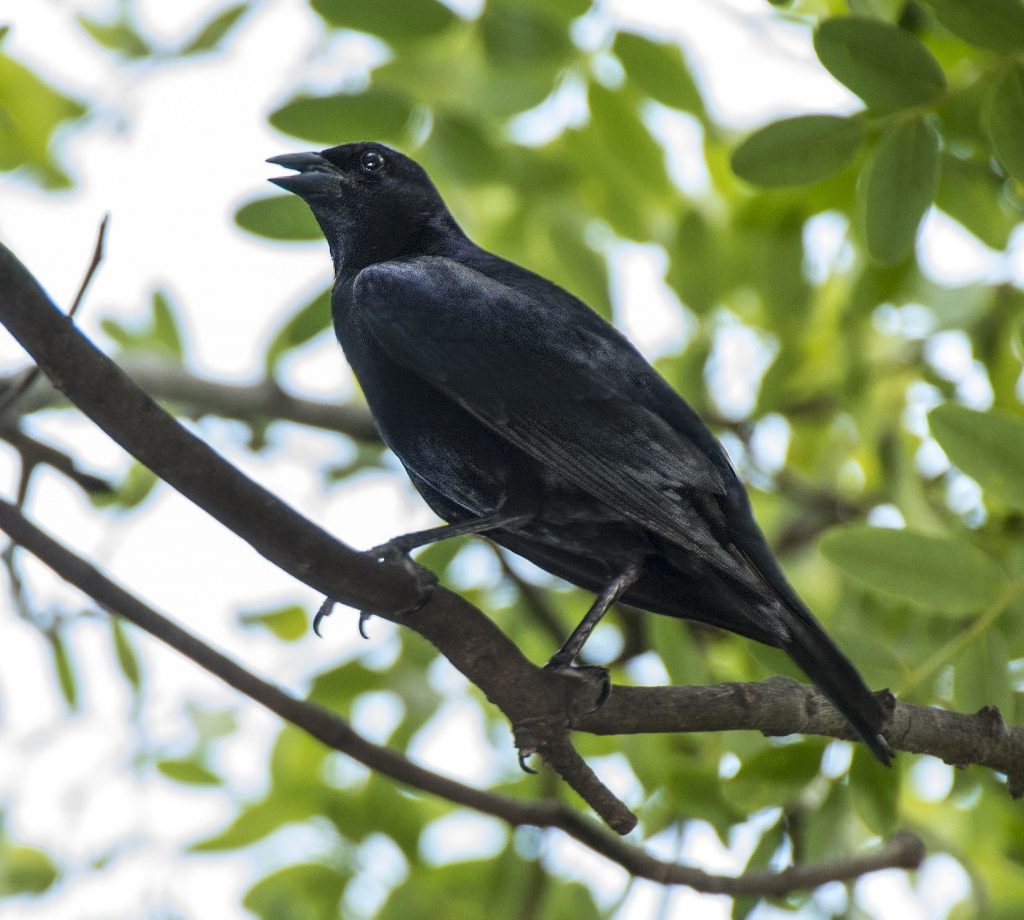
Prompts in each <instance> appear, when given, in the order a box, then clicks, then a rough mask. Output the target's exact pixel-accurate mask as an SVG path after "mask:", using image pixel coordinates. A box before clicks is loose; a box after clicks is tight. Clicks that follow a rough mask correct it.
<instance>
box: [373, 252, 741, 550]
mask: <svg viewBox="0 0 1024 920" xmlns="http://www.w3.org/2000/svg"><path fill="white" fill-rule="evenodd" d="M353 297H354V303H355V305H356V307H357V309H359V311H360V314H361V315H362V316H363V318H364V319H365V321H366V323H367V324H368V325H369V327H370V329H371V330H372V332H373V333H374V335H375V336H376V337H377V339H378V340H379V341H380V343H381V345H382V346H383V347H384V349H385V350H386V351H387V352H388V353H389V354H390V355H391V357H392V358H393V359H394V360H395V361H397V362H398V363H399V364H402V365H403V366H405V367H406V368H408V369H409V370H412V371H413V372H414V373H416V374H418V375H420V376H422V377H423V378H424V379H425V380H427V381H429V382H430V383H431V384H433V385H434V386H436V387H437V388H438V389H439V390H441V391H442V392H444V393H445V394H446V395H447V396H449V397H450V398H451V399H453V400H455V401H456V402H458V403H459V404H460V405H461V406H463V407H464V408H465V409H467V410H468V411H469V412H470V413H472V414H473V415H474V416H476V417H477V418H478V419H480V420H481V421H482V422H484V423H485V424H486V425H488V426H489V427H490V428H492V429H493V430H494V431H496V432H497V433H498V434H500V435H501V436H502V437H503V438H505V439H507V440H508V441H509V442H511V443H512V444H514V445H515V446H516V447H518V448H520V449H521V450H523V451H525V452H526V453H528V454H530V455H531V456H532V457H534V458H535V459H536V460H537V461H539V462H540V463H541V464H543V465H545V466H546V467H548V468H553V469H557V470H558V472H559V473H560V474H561V475H563V476H565V478H567V479H568V480H570V481H571V482H572V483H573V484H574V485H576V486H577V487H578V488H580V489H582V490H584V491H586V492H588V493H589V494H591V495H593V496H594V497H595V498H598V499H600V500H601V501H602V502H604V503H605V504H607V505H609V506H610V507H612V508H614V509H615V510H617V511H618V512H619V513H620V514H622V515H624V516H626V517H628V518H630V519H632V520H634V521H636V522H637V523H639V524H641V525H643V526H644V527H647V528H649V529H650V530H652V531H654V532H656V533H658V534H661V535H662V536H663V537H665V538H667V539H668V540H670V541H672V542H674V543H676V544H677V545H681V546H684V547H685V548H687V549H689V550H691V551H693V552H696V553H698V554H699V555H700V556H702V557H704V558H705V559H707V560H708V561H710V562H712V563H713V564H717V565H719V566H721V565H725V566H726V567H728V568H734V567H735V565H736V560H735V557H734V556H730V555H729V553H728V551H727V550H726V549H725V548H723V547H721V546H720V545H719V543H718V541H717V540H715V539H713V538H712V535H711V533H710V531H709V528H708V524H707V522H705V521H704V520H703V518H702V516H701V514H700V512H699V511H698V510H697V509H698V508H699V507H701V506H702V505H704V504H706V502H705V501H697V502H689V501H686V500H685V498H684V496H685V495H686V494H687V493H693V492H698V493H704V497H705V498H710V497H711V495H722V494H725V492H726V489H727V485H726V482H725V480H724V478H723V475H722V472H721V471H720V469H719V468H718V467H717V466H716V464H715V463H714V462H712V460H711V459H710V458H709V457H708V456H707V454H706V453H705V452H704V451H703V450H701V448H700V447H699V446H698V445H697V444H696V443H695V442H694V441H693V440H692V439H690V438H689V437H687V435H686V434H685V433H684V432H681V431H679V430H677V429H676V428H674V427H673V426H672V425H670V424H669V423H668V422H666V421H665V419H664V418H662V417H661V416H660V415H659V414H657V413H656V412H654V411H651V409H649V408H647V407H645V405H644V403H643V398H644V397H643V391H644V390H645V388H649V387H650V385H651V378H652V377H653V376H654V371H653V370H652V369H651V367H650V365H648V364H647V362H646V361H645V360H644V359H643V358H642V357H641V356H640V354H639V353H638V352H636V350H635V349H634V348H633V347H632V346H631V345H630V344H629V343H628V342H627V341H626V340H625V339H624V338H622V337H621V336H620V335H619V334H618V333H616V332H615V331H614V330H613V329H611V327H608V326H607V325H606V324H605V323H604V322H603V321H601V320H599V319H598V318H597V317H596V315H594V314H592V313H591V312H590V311H589V310H587V311H586V315H584V314H583V313H581V312H579V311H577V310H576V309H575V308H573V309H568V310H566V309H563V308H562V305H560V304H553V303H552V302H551V301H549V300H540V299H536V298H533V297H530V296H528V295H525V294H523V293H520V292H518V291H516V290H515V289H514V288H512V287H509V286H507V285H504V284H501V283H500V282H497V281H495V280H494V279H492V278H490V277H488V276H486V275H484V274H482V273H481V272H478V271H476V270H474V269H472V268H470V267H467V266H466V265H463V264H461V263H459V262H456V261H454V260H451V259H447V258H442V257H434V256H418V257H414V258H409V259H403V260H397V261H391V262H382V263H378V264H375V265H371V266H370V267H368V268H365V269H363V270H362V271H361V272H360V273H359V274H358V275H357V277H356V279H355V282H354V285H353ZM573 303H574V304H575V302H573ZM577 306H578V305H577ZM708 493H710V495H709V494H708Z"/></svg>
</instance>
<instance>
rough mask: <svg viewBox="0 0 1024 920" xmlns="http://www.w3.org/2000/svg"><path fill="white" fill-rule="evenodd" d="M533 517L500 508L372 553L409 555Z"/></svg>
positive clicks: (395, 539)
mask: <svg viewBox="0 0 1024 920" xmlns="http://www.w3.org/2000/svg"><path fill="white" fill-rule="evenodd" d="M532 517H533V515H531V514H524V513H523V512H510V511H506V510H503V509H501V508H499V509H498V510H497V511H494V512H492V513H491V514H484V515H481V516H480V517H476V518H470V519H469V520H467V521H459V523H457V524H442V525H441V526H440V527H430V528H428V529H427V530H417V531H414V532H413V533H407V534H403V535H402V536H400V537H393V538H392V539H390V540H388V542H387V543H384V544H382V545H380V546H377V547H374V548H373V549H372V550H370V552H371V553H379V554H380V556H379V558H381V559H383V558H386V557H387V556H389V555H391V554H392V553H394V552H396V551H397V552H400V553H403V554H404V553H408V552H409V550H412V549H416V547H418V546H427V545H429V544H431V543H438V542H440V541H441V540H448V539H450V538H451V537H462V536H465V535H466V534H469V533H483V532H484V531H485V530H496V529H497V528H499V527H516V526H518V525H519V524H525V523H526V522H527V521H529V520H530V519H531V518H532Z"/></svg>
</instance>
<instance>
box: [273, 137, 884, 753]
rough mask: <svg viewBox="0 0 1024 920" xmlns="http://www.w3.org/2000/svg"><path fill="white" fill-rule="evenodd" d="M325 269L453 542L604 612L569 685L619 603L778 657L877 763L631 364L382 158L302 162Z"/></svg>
mask: <svg viewBox="0 0 1024 920" xmlns="http://www.w3.org/2000/svg"><path fill="white" fill-rule="evenodd" d="M268 162H270V163H276V164H278V165H280V166H284V167H286V168H288V169H291V170H294V171H295V173H296V174H295V175H288V176H285V177H281V178H275V179H271V180H270V181H271V182H274V183H275V184H276V185H279V186H280V187H281V188H283V189H286V190H287V191H289V192H293V193H295V194H296V195H298V196H300V197H301V198H302V199H303V200H304V201H305V202H306V203H307V204H308V205H309V207H310V209H311V210H312V212H313V214H314V216H315V217H316V219H317V221H318V222H319V224H320V227H321V229H322V230H323V233H324V236H326V238H327V242H328V244H329V246H330V250H331V256H332V258H333V260H334V272H335V282H334V290H333V294H332V296H331V312H332V317H333V321H334V329H335V332H336V333H337V336H338V340H339V342H340V343H341V346H342V348H343V349H344V351H345V355H346V357H347V359H348V361H349V363H350V364H351V366H352V369H353V371H355V374H356V377H357V378H358V380H359V383H360V384H361V386H362V389H363V393H364V394H365V396H366V401H367V403H368V404H369V407H370V411H371V412H372V413H373V416H374V419H375V420H376V423H377V426H378V428H379V430H380V434H381V437H382V438H383V439H384V441H385V442H386V443H387V445H388V446H389V447H390V448H391V449H392V450H393V451H394V452H395V454H397V455H398V458H399V459H400V460H401V462H402V464H403V465H404V466H405V469H406V471H407V472H408V474H409V476H410V478H411V479H412V481H413V483H414V484H415V486H416V488H417V489H418V490H419V492H420V494H421V495H422V496H423V498H424V499H425V500H426V502H427V504H428V505H430V507H431V508H432V509H433V510H434V511H435V512H436V513H437V514H438V516H440V517H441V519H442V520H444V521H447V522H448V525H447V526H443V527H437V528H434V529H431V530H427V531H421V532H419V533H414V534H408V535H406V536H404V537H398V538H396V539H395V540H393V541H391V544H390V545H391V547H392V548H394V549H396V550H400V551H401V552H403V553H404V552H408V550H410V549H412V548H413V547H416V546H421V545H425V544H427V543H432V542H434V541H436V540H441V539H445V538H446V537H450V536H456V535H458V534H466V533H482V534H486V536H487V537H489V538H490V539H492V540H494V541H495V542H497V543H499V544H501V545H502V546H505V547H507V548H508V549H510V550H512V551H513V552H516V553H518V554H520V555H521V556H525V557H526V558H527V559H529V560H530V561H531V562H533V563H535V564H536V565H538V566H540V567H541V568H542V569H546V570H547V571H549V572H552V573H554V574H555V575H558V576H560V577H562V578H564V579H566V580H567V581H570V582H572V583H573V584H575V585H579V586H580V587H582V588H586V589H588V590H591V591H594V592H596V593H597V594H598V597H597V599H596V601H595V603H594V605H593V606H592V607H591V609H590V611H589V612H588V613H587V615H586V617H585V618H584V620H583V622H582V623H580V625H579V626H578V627H577V628H576V630H575V631H574V632H573V634H572V635H571V636H570V637H569V639H568V640H567V642H566V643H565V645H564V646H563V647H562V648H561V649H560V650H559V651H558V652H557V653H556V654H555V656H554V657H553V658H552V659H551V661H550V662H549V667H568V666H570V665H571V663H572V661H573V659H574V658H575V657H576V655H577V653H578V652H579V651H580V648H581V647H582V645H583V643H584V641H585V640H586V638H587V636H588V635H589V634H590V631H591V630H592V629H593V627H594V625H595V624H596V623H597V621H598V620H599V619H600V617H601V616H602V615H603V614H604V612H605V611H606V610H607V609H608V607H609V606H611V604H613V603H615V602H616V601H619V600H622V601H625V602H628V603H630V604H633V605H635V606H637V607H643V608H645V609H647V610H651V611H654V612H656V613H662V614H668V615H669V616H676V617H683V618H687V619H692V620H699V621H700V622H703V623H710V624H712V625H714V626H719V627H722V628H723V629H727V630H730V631H732V632H735V633H739V634H740V635H743V636H748V637H750V638H751V639H756V640H758V641H759V642H764V643H766V644H767V645H772V646H775V647H777V648H781V649H783V650H784V651H785V652H787V653H788V654H789V655H790V657H791V658H792V659H793V660H794V661H795V662H796V663H797V664H798V665H799V666H800V668H801V669H802V670H803V671H804V672H805V673H806V674H807V676H808V677H810V678H811V680H813V681H814V683H815V684H817V686H818V687H819V688H820V689H821V691H822V692H823V693H824V694H825V696H827V697H828V699H829V700H831V701H832V703H833V704H834V705H835V707H836V708H837V709H838V710H839V711H840V712H841V713H842V714H843V715H844V716H845V717H846V718H847V719H848V720H849V722H850V725H851V726H852V727H853V729H854V731H855V732H856V733H857V735H859V736H860V738H861V739H862V740H863V741H864V742H865V744H867V746H868V747H869V748H870V749H871V751H872V752H873V753H874V755H875V757H877V758H878V759H879V760H880V761H882V763H886V764H887V763H888V762H889V759H890V756H891V750H890V748H889V745H888V744H887V743H886V741H885V739H884V737H882V735H881V728H882V725H883V723H884V721H885V718H886V715H885V711H884V709H883V708H882V705H881V704H880V703H879V701H878V699H876V697H875V696H874V695H873V694H872V693H871V691H870V690H868V688H867V687H866V686H865V684H864V682H863V680H862V679H861V677H860V675H859V674H858V673H857V671H856V669H855V668H854V667H853V665H852V664H851V663H850V662H849V660H848V659H847V658H846V657H845V656H844V655H843V653H842V652H840V651H839V649H838V648H837V647H836V646H835V644H834V643H833V642H832V640H831V639H829V637H828V636H827V635H826V633H825V631H824V630H823V629H822V628H821V626H820V625H819V624H818V622H817V621H816V620H815V619H814V617H813V616H812V614H811V612H810V611H809V610H808V609H807V607H805V606H804V604H803V603H802V602H801V600H800V598H799V597H797V595H796V593H795V592H794V591H793V589H792V588H791V587H790V585H789V583H788V582H787V581H786V579H785V577H784V576H783V574H782V571H781V569H780V568H779V566H778V563H777V562H776V561H775V559H774V557H773V556H772V553H771V550H770V549H769V548H768V546H767V544H766V542H765V539H764V536H763V535H762V533H761V531H760V530H759V529H758V526H757V524H756V523H755V521H754V518H753V515H752V513H751V510H750V503H749V500H748V498H747V494H746V491H745V490H744V487H743V485H742V484H741V483H740V481H739V479H738V478H737V476H736V473H735V471H734V470H733V468H732V466H731V464H730V462H729V460H728V458H727V456H726V454H725V451H724V450H723V449H722V447H721V445H720V444H719V443H718V441H716V440H715V438H714V436H713V435H712V434H711V432H710V431H709V430H708V429H707V428H706V427H705V426H704V424H703V423H702V422H701V420H700V418H699V417H698V415H697V414H696V413H695V412H694V411H693V409H691V408H690V406H689V405H687V404H686V403H685V402H684V401H683V400H682V399H681V398H680V397H679V396H678V395H677V394H676V393H675V392H674V391H673V390H672V389H671V387H670V386H669V385H668V384H667V383H666V382H665V381H664V380H663V379H662V378H661V377H660V376H659V375H658V373H657V372H656V371H655V370H654V368H652V367H651V366H650V364H648V363H647V361H646V360H645V359H644V358H643V357H642V356H641V355H640V353H639V352H638V351H637V350H636V349H635V348H634V347H633V345H632V344H630V342H629V341H628V340H627V339H626V338H625V337H624V336H622V335H621V334H620V333H619V332H618V331H617V330H616V329H615V328H613V327H612V326H611V325H609V324H608V323H607V322H605V321H604V320H603V319H602V318H601V317H600V316H598V315H597V314H596V313H595V312H593V310H591V309H590V308H589V307H587V306H586V305H585V304H584V303H582V302H581V301H579V300H577V299H576V298H575V297H573V296H572V295H571V294H569V293H568V292H566V291H564V290H562V289H561V288H560V287H558V286H557V285H555V284H553V283H552V282H550V281H548V280H547V279H545V278H542V277H540V276H539V275H536V274H534V273H533V272H530V271H528V270H527V269H525V268H522V267H521V266H519V265H516V264H514V263H512V262H509V261H506V260H505V259H502V258H500V257H499V256H496V255H493V254H492V253H490V252H486V251H485V250H483V249H481V248H480V247H479V246H477V245H476V244H474V243H473V242H472V241H471V240H470V239H469V238H468V237H467V236H466V235H465V234H464V233H463V232H462V230H461V229H460V228H459V225H458V224H457V223H456V222H455V219H454V218H453V217H452V215H451V214H450V213H449V211H448V208H447V207H446V206H445V203H444V201H442V199H441V196H440V195H439V194H438V192H437V189H435V188H434V185H433V184H432V183H431V181H430V179H429V178H428V177H427V175H426V173H425V172H424V170H423V169H422V167H420V166H419V165H418V164H417V163H415V162H413V161H412V160H411V159H409V158H408V157H406V156H403V155H402V154H400V153H398V152H397V151H395V150H392V149H390V148H388V147H385V146H384V145H382V144H377V143H369V142H368V143H357V144H343V145H341V146H339V147H331V148H330V149H328V150H323V151H321V152H320V153H315V152H310V153H291V154H285V155H284V156H278V157H272V158H271V159H270V160H269V161H268Z"/></svg>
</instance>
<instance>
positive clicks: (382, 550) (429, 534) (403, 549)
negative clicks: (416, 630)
mask: <svg viewBox="0 0 1024 920" xmlns="http://www.w3.org/2000/svg"><path fill="white" fill-rule="evenodd" d="M532 517H533V515H531V514H525V513H523V512H515V513H513V512H510V511H507V510H503V509H501V508H499V509H498V510H497V511H494V512H492V513H491V514H485V515H481V516H480V517H476V518H470V519H469V520H468V521H460V522H459V523H457V524H442V525H441V526H440V527H430V528H428V529H427V530H417V531H414V532H413V533H407V534H403V535H402V536H400V537H394V538H392V539H391V540H388V542H387V543H382V544H381V545H380V546H375V547H374V548H373V549H371V550H367V554H368V555H371V556H373V558H374V559H375V560H376V561H377V562H393V563H396V564H398V565H402V566H404V567H405V568H406V569H408V570H409V572H410V573H411V574H412V575H413V576H414V577H415V578H416V579H417V581H418V582H419V586H420V596H419V597H418V598H417V599H416V601H414V602H413V604H412V605H411V606H410V607H408V608H407V609H405V610H402V611H400V615H402V616H405V615H407V614H410V613H415V612H416V611H417V610H419V609H420V607H422V606H423V605H424V604H426V603H427V601H429V600H430V598H431V596H432V595H433V593H434V586H435V585H436V584H437V579H436V578H435V577H434V576H433V575H432V574H431V573H430V572H428V571H426V570H425V569H423V568H421V567H420V566H418V565H416V563H414V562H413V561H412V560H411V559H410V558H409V551H410V550H413V549H416V547H418V546H428V545H429V544H431V543H437V542H439V541H440V540H447V539H449V538H451V537H461V536H465V535H466V534H470V533H482V532H483V531H486V530H495V529H496V528H498V527H515V526H517V525H519V524H525V523H526V522H527V521H529V520H530V519H531V518H532ZM335 603H336V602H335V601H334V599H333V598H330V597H328V598H324V602H323V603H322V604H321V605H320V609H319V610H318V611H317V613H316V616H315V617H314V618H313V632H315V633H316V634H317V635H318V636H319V635H320V624H321V623H323V621H324V618H325V617H328V616H330V615H331V611H332V610H333V609H334V605H335ZM372 616H373V611H368V610H361V611H360V612H359V635H361V636H362V637H363V638H364V639H365V638H367V636H366V629H365V627H366V621H367V620H369V619H370V617H372Z"/></svg>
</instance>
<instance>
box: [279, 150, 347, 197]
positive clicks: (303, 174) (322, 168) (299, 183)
mask: <svg viewBox="0 0 1024 920" xmlns="http://www.w3.org/2000/svg"><path fill="white" fill-rule="evenodd" d="M267 162H268V163H273V164H275V165H276V166H283V167H284V168H285V169H294V170H295V173H296V174H295V175H293V176H277V177H275V178H273V179H271V180H270V181H271V182H273V183H274V185H277V186H280V187H281V188H283V189H284V190H285V191H286V192H292V193H293V194H295V195H298V196H299V197H300V198H304V197H306V196H307V195H309V194H311V193H313V192H317V191H323V189H324V180H325V179H326V178H328V177H329V176H333V175H335V174H336V173H337V170H336V169H335V168H334V166H333V165H332V164H331V163H330V162H329V161H328V160H326V159H324V158H323V157H322V156H321V155H320V154H319V153H316V152H315V151H312V150H311V151H309V152H307V153H283V154H281V156H277V157H270V158H269V159H268V160H267Z"/></svg>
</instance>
